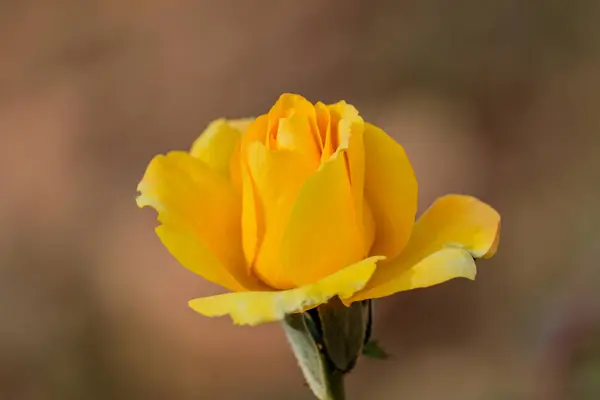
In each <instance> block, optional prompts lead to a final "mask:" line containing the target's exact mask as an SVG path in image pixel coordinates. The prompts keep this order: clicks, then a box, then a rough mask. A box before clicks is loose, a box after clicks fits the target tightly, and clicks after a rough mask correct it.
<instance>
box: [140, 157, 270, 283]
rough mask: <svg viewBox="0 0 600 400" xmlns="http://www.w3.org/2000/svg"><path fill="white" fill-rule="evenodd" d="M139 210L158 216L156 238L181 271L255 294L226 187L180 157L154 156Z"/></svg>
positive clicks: (235, 204) (236, 206)
mask: <svg viewBox="0 0 600 400" xmlns="http://www.w3.org/2000/svg"><path fill="white" fill-rule="evenodd" d="M138 190H139V191H140V192H141V194H140V196H139V197H138V198H137V203H138V206H140V207H144V206H151V207H153V208H154V209H156V210H157V211H158V220H159V221H160V222H162V224H163V225H162V226H160V227H158V228H157V234H158V235H159V237H160V239H161V240H162V242H163V244H164V245H165V246H166V247H167V249H169V251H170V252H171V254H173V256H174V257H175V258H176V259H177V260H178V261H180V262H181V263H182V264H183V265H184V266H185V267H186V268H188V269H190V270H192V271H193V272H196V273H197V274H199V275H201V276H203V277H204V278H206V279H207V280H209V281H211V282H214V283H217V284H219V285H222V286H224V287H226V288H228V289H230V290H260V289H262V288H263V286H262V285H260V284H259V283H257V282H256V281H254V280H253V279H252V278H251V277H250V276H249V274H248V273H247V271H246V268H245V263H244V257H243V253H242V249H241V229H240V213H241V206H240V201H239V198H238V196H236V194H235V191H234V190H233V188H232V185H231V184H230V182H229V181H228V180H227V179H226V178H224V177H223V176H222V175H220V174H219V173H217V172H216V171H214V170H212V169H211V168H209V167H208V166H207V165H206V164H205V163H204V162H202V161H200V160H199V159H197V158H194V157H192V156H191V155H189V154H188V153H185V152H171V153H169V154H167V155H166V156H163V155H159V156H156V157H155V158H154V159H153V160H152V161H151V162H150V164H149V165H148V169H147V170H146V173H145V175H144V178H143V179H142V181H141V182H140V184H139V186H138Z"/></svg>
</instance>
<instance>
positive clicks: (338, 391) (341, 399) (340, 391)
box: [327, 370, 346, 400]
mask: <svg viewBox="0 0 600 400" xmlns="http://www.w3.org/2000/svg"><path fill="white" fill-rule="evenodd" d="M327 375H328V376H327V381H328V383H329V385H328V389H329V393H328V395H329V397H328V398H327V400H345V399H346V391H345V390H344V374H343V373H342V372H341V371H339V370H334V371H333V372H331V373H329V374H327Z"/></svg>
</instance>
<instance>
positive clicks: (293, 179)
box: [244, 142, 350, 289]
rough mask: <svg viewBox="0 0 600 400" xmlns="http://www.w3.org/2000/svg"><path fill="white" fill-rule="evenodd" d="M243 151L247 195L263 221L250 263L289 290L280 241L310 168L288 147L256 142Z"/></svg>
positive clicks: (268, 279) (272, 283)
mask: <svg viewBox="0 0 600 400" xmlns="http://www.w3.org/2000/svg"><path fill="white" fill-rule="evenodd" d="M246 151H247V154H246V157H247V163H248V172H249V174H250V177H249V180H251V181H252V182H253V186H252V187H253V190H254V192H253V193H252V194H251V195H252V196H253V198H254V201H255V205H256V206H257V211H256V216H257V218H260V219H259V222H260V223H264V225H263V226H264V232H261V230H260V229H259V230H258V233H259V237H258V239H257V243H256V245H257V246H258V249H257V252H256V255H255V258H254V260H253V261H254V262H253V265H252V266H253V268H254V271H255V273H256V274H257V275H258V276H259V277H260V278H261V279H262V280H263V281H264V282H266V283H267V284H269V285H270V286H272V287H274V288H277V289H290V288H292V287H294V286H296V285H295V284H294V283H293V282H292V281H291V280H290V275H289V273H288V271H287V269H286V267H285V266H283V264H282V261H281V247H282V245H281V243H282V240H283V237H284V233H285V229H286V226H287V225H288V221H289V220H290V215H291V213H292V209H293V207H294V204H295V202H296V198H297V197H298V193H299V191H300V188H301V187H302V185H303V184H304V182H305V181H306V179H307V178H308V177H309V176H310V174H311V173H312V172H313V169H312V166H311V165H310V164H309V163H308V162H307V161H306V159H305V158H304V157H302V155H300V154H298V153H296V152H292V151H288V150H268V149H267V148H266V146H265V145H264V144H262V143H259V142H253V143H250V144H248V146H247V149H246ZM245 195H246V193H245ZM248 195H250V194H249V193H248ZM244 201H246V199H244ZM248 207H250V205H248ZM263 221H264V222H263ZM246 222H247V223H248V224H250V225H251V224H252V223H253V221H250V220H248V221H246V220H244V235H246V234H249V233H250V234H252V232H247V231H246ZM259 228H260V225H259ZM261 233H262V237H260V234H261ZM249 245H250V242H248V246H249ZM251 251H252V249H251V248H250V247H248V248H247V249H246V254H247V255H250V254H251ZM349 264H350V263H348V264H346V265H349Z"/></svg>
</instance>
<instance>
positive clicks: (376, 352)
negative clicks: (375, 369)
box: [362, 340, 390, 360]
mask: <svg viewBox="0 0 600 400" xmlns="http://www.w3.org/2000/svg"><path fill="white" fill-rule="evenodd" d="M362 353H363V355H364V356H366V357H369V358H375V359H377V360H385V359H388V358H389V357H390V356H389V354H388V353H386V352H385V350H383V349H382V348H381V347H380V346H379V343H377V340H369V341H368V342H367V344H365V346H364V347H363V351H362Z"/></svg>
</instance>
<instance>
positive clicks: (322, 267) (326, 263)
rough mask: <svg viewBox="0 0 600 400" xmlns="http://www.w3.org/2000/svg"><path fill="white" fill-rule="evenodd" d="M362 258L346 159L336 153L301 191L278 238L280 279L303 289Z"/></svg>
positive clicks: (360, 239)
mask: <svg viewBox="0 0 600 400" xmlns="http://www.w3.org/2000/svg"><path fill="white" fill-rule="evenodd" d="M361 223H362V221H361ZM366 256H367V253H366V251H365V249H364V241H363V236H362V230H361V229H360V226H359V222H358V221H357V219H356V212H355V204H354V201H353V198H352V189H351V186H350V182H349V179H348V173H347V169H346V160H345V158H344V154H343V152H338V153H336V154H335V155H334V156H332V158H331V159H330V160H329V161H327V162H326V163H325V164H323V165H322V166H321V168H320V169H319V170H318V171H317V172H316V173H314V174H313V175H311V176H310V177H309V178H308V179H307V180H306V183H305V184H304V186H303V187H302V188H301V189H300V192H299V194H298V198H297V200H296V202H295V204H294V208H293V210H292V214H291V217H290V219H289V223H288V224H287V228H286V231H285V235H284V237H283V244H282V248H281V263H282V264H281V265H282V266H281V268H282V274H284V275H285V276H286V277H288V279H289V280H290V281H291V282H293V283H294V284H295V285H298V286H299V285H306V284H309V283H312V282H316V281H318V280H319V279H322V278H324V277H325V276H327V275H330V274H332V273H334V272H336V271H338V270H340V269H342V268H344V267H345V266H347V265H350V264H353V263H355V262H357V261H358V260H361V259H363V258H364V257H366Z"/></svg>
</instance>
